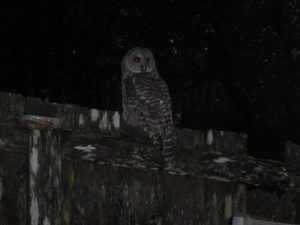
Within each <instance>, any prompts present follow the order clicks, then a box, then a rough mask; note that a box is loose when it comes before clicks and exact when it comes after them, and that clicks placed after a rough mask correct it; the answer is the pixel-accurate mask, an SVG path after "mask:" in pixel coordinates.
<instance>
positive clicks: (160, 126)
mask: <svg viewBox="0 0 300 225" xmlns="http://www.w3.org/2000/svg"><path fill="white" fill-rule="evenodd" d="M133 85H134V86H135V90H136V94H137V97H138V98H139V106H140V107H139V109H138V111H139V113H140V114H141V117H143V121H145V122H146V126H148V127H150V128H152V129H154V130H153V132H155V133H159V135H160V137H161V138H162V139H163V141H167V139H172V137H171V136H172V133H173V121H172V111H171V99H170V94H169V89H168V86H167V84H166V82H165V81H164V80H163V79H162V78H161V77H160V76H159V75H158V74H157V75H141V76H136V77H135V78H134V79H133Z"/></svg>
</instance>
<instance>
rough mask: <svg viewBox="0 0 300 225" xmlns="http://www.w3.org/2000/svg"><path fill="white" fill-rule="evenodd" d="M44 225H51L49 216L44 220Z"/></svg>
mask: <svg viewBox="0 0 300 225" xmlns="http://www.w3.org/2000/svg"><path fill="white" fill-rule="evenodd" d="M43 225H51V223H50V221H49V219H48V217H47V216H46V217H45V218H44V220H43Z"/></svg>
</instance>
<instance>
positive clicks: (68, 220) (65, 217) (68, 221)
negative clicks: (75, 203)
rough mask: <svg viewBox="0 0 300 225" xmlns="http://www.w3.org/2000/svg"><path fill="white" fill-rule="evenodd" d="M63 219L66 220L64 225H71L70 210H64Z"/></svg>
mask: <svg viewBox="0 0 300 225" xmlns="http://www.w3.org/2000/svg"><path fill="white" fill-rule="evenodd" d="M62 217H63V220H64V224H67V225H68V224H70V214H69V212H68V210H67V209H65V208H64V209H63V215H62Z"/></svg>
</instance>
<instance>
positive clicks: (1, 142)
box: [0, 138, 7, 147]
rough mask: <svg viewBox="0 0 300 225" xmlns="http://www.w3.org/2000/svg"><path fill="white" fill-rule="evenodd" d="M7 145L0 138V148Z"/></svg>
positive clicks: (5, 141)
mask: <svg viewBox="0 0 300 225" xmlns="http://www.w3.org/2000/svg"><path fill="white" fill-rule="evenodd" d="M6 144H7V140H5V139H2V138H0V147H3V146H5V145H6Z"/></svg>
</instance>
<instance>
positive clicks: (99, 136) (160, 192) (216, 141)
mask: <svg viewBox="0 0 300 225" xmlns="http://www.w3.org/2000/svg"><path fill="white" fill-rule="evenodd" d="M0 102H1V104H0V128H1V129H0V225H2V224H3V225H8V224H9V225H11V224H12V225H15V224H28V221H29V218H28V215H29V212H30V209H29V207H28V206H29V204H28V202H29V198H28V193H29V190H28V186H29V171H28V168H29V164H28V163H29V159H30V158H28V146H29V141H28V140H29V138H28V135H29V131H28V130H27V129H25V128H24V127H23V124H22V123H21V122H19V121H20V120H19V118H20V116H22V115H24V114H37V115H42V116H49V117H58V118H64V119H65V121H66V122H65V125H64V127H63V128H62V129H63V130H64V132H63V134H62V136H61V140H62V144H63V148H62V179H61V182H62V184H61V189H60V190H61V193H60V194H61V196H62V197H61V209H62V210H61V218H62V220H61V221H62V224H64V225H67V224H70V225H71V224H72V225H73V224H91V225H93V224H105V225H110V224H113V225H115V224H120V225H127V224H128V225H129V224H130V225H131V224H157V225H160V224H161V225H162V224H181V225H186V224H197V225H198V224H203V225H219V224H222V225H223V224H230V219H231V216H232V215H233V214H235V213H237V212H245V213H248V214H249V215H250V216H252V217H257V218H262V217H264V218H266V219H268V220H273V221H279V222H286V223H300V211H299V210H300V199H299V194H298V190H299V186H300V185H299V182H298V179H297V177H299V171H297V170H296V169H294V168H290V167H289V166H288V165H284V164H282V163H279V162H274V161H261V160H257V159H254V158H252V157H248V156H246V155H245V153H246V152H247V151H246V149H245V148H246V137H245V136H244V135H243V134H235V133H233V132H225V131H207V132H205V133H202V132H198V131H191V130H187V129H185V130H177V139H178V142H177V148H176V151H175V154H174V155H175V156H174V159H171V160H169V161H162V160H158V158H157V155H155V154H153V149H152V147H151V145H149V144H148V143H147V141H138V142H136V140H137V139H136V138H132V137H130V136H128V135H126V134H124V133H122V130H123V127H122V126H123V125H122V119H121V117H120V114H119V113H118V112H109V111H99V110H95V109H86V108H82V107H79V106H72V105H60V104H50V103H47V102H42V101H40V100H38V99H34V98H27V99H26V98H23V97H22V96H19V95H10V94H6V93H0ZM40 182H42V185H44V184H46V183H47V182H44V181H40ZM43 222H44V221H43ZM45 223H46V224H47V221H45Z"/></svg>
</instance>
